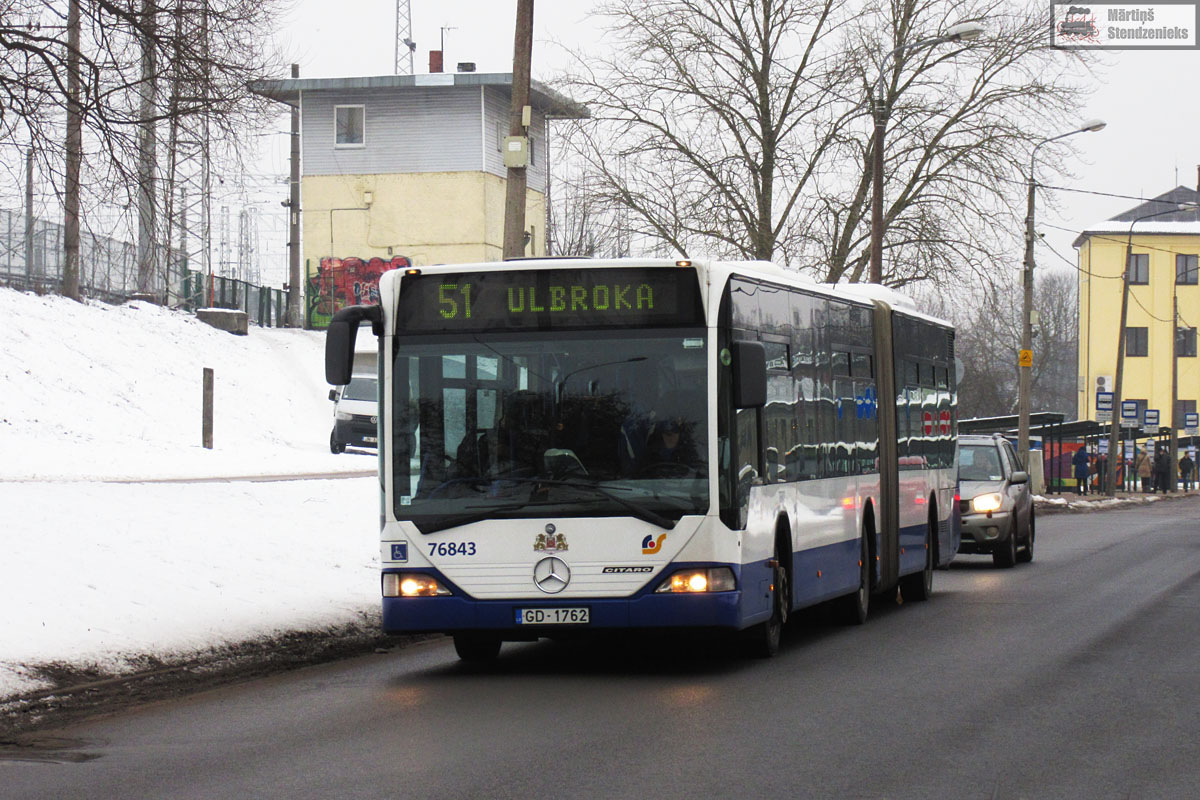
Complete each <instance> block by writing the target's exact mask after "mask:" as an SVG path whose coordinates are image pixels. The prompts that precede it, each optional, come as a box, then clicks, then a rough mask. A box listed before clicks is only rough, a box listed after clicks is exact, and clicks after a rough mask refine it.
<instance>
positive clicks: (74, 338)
mask: <svg viewBox="0 0 1200 800" xmlns="http://www.w3.org/2000/svg"><path fill="white" fill-rule="evenodd" d="M0 321H2V322H0V330H2V331H3V336H2V340H3V345H2V347H0V576H2V580H0V609H3V613H2V614H0V697H4V696H5V695H11V694H16V693H20V692H26V691H31V690H36V689H38V688H41V684H40V683H39V682H38V681H37V680H36V679H35V677H34V676H33V674H32V673H31V672H30V671H29V670H28V667H29V666H30V665H34V664H44V663H51V662H56V663H57V662H61V663H65V664H69V665H73V666H77V667H81V668H90V667H94V668H100V669H103V670H106V671H119V670H122V669H126V668H128V667H129V665H130V664H133V663H136V662H137V661H138V659H139V657H141V656H146V655H152V656H158V657H170V656H175V655H187V654H190V653H193V652H201V651H205V650H207V649H208V648H210V647H212V646H219V645H223V644H232V643H236V642H238V641H244V640H247V639H252V638H256V637H259V636H265V635H271V634H277V633H282V632H285V631H289V630H297V629H309V628H315V627H322V626H327V625H337V624H340V623H344V622H353V621H357V620H360V619H361V618H362V615H363V614H372V613H375V612H376V610H377V608H378V594H379V589H378V578H377V574H376V570H377V569H378V561H379V558H378V526H379V523H378V519H379V499H378V489H377V485H376V483H375V480H374V478H373V477H368V476H367V474H373V472H374V468H375V463H376V462H375V458H374V456H373V455H366V454H352V453H347V454H344V455H332V454H331V453H330V452H329V432H330V429H331V427H332V420H333V412H332V404H331V403H330V402H329V400H328V399H327V398H328V394H329V387H328V386H326V384H325V382H324V376H323V369H324V366H323V365H324V356H323V349H322V348H323V345H324V342H323V337H322V334H320V333H316V332H306V331H295V330H275V329H270V328H257V327H251V329H250V334H249V336H234V335H231V334H229V333H225V332H223V331H219V330H216V329H215V328H211V327H209V326H207V325H205V324H203V323H201V322H198V321H197V320H196V319H195V318H194V317H192V316H190V315H188V314H185V313H182V312H172V311H167V310H165V309H162V308H159V307H157V306H154V305H150V304H145V303H130V304H127V305H123V306H118V307H113V306H107V305H103V304H100V303H87V304H84V305H80V304H78V303H75V302H73V301H70V300H64V299H63V298H60V297H37V296H35V295H32V294H24V293H20V292H17V291H14V290H11V289H6V288H0ZM204 367H211V368H213V370H214V372H215V389H214V408H215V413H214V426H213V427H214V447H213V449H212V450H206V449H204V448H203V447H202V446H201V402H202V400H201V398H202V373H203V368H204ZM328 472H338V473H358V474H359V476H358V477H347V478H340V479H333V480H330V479H326V480H290V481H274V482H262V481H247V480H238V481H220V480H218V481H207V482H194V483H183V482H180V483H171V482H166V483H164V482H161V481H163V479H171V478H176V479H178V478H229V477H242V478H244V477H247V476H265V475H305V474H311V473H328Z"/></svg>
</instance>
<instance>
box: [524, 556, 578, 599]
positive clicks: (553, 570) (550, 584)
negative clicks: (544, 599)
mask: <svg viewBox="0 0 1200 800" xmlns="http://www.w3.org/2000/svg"><path fill="white" fill-rule="evenodd" d="M533 582H534V584H536V585H537V587H538V588H539V589H541V590H542V591H543V592H545V593H546V594H558V593H559V592H561V591H562V590H563V589H565V588H567V584H568V583H570V582H571V568H570V567H568V566H567V562H565V561H563V560H562V559H561V558H556V557H554V556H550V557H549V558H543V559H542V560H541V561H539V562H537V563H536V564H534V565H533Z"/></svg>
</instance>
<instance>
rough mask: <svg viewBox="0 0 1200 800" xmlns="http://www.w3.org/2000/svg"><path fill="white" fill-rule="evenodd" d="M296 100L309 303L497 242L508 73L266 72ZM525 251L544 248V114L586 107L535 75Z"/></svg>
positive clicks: (314, 321) (317, 313)
mask: <svg viewBox="0 0 1200 800" xmlns="http://www.w3.org/2000/svg"><path fill="white" fill-rule="evenodd" d="M253 88H254V90H255V91H256V92H258V93H260V94H262V95H265V96H267V97H270V98H272V99H275V100H278V101H280V102H283V103H287V104H288V105H291V106H293V107H298V108H299V109H300V151H301V179H300V196H301V202H300V207H301V223H300V224H301V251H302V261H301V263H302V264H303V268H304V272H305V275H306V280H305V295H306V303H305V305H306V317H307V322H308V324H309V325H316V326H322V325H323V324H325V322H326V321H327V320H328V319H329V316H330V315H331V314H332V313H333V311H334V310H336V308H340V307H342V306H344V305H347V304H349V303H355V302H369V301H370V300H371V298H372V292H373V291H374V290H375V287H376V286H377V285H378V276H379V273H380V272H381V271H383V270H385V269H388V268H391V267H393V266H396V265H401V264H404V263H406V262H405V261H404V259H408V261H410V262H411V263H412V264H414V265H421V264H452V263H466V262H478V261H496V260H500V259H501V258H502V256H503V245H504V207H505V195H506V175H507V168H506V166H505V149H506V141H505V140H506V138H507V137H508V134H509V115H510V105H511V102H512V75H511V74H509V73H473V72H470V73H466V72H464V73H455V74H450V73H434V74H429V75H385V76H380V77H369V78H293V79H290V80H280V81H264V82H261V83H257V84H255V86H254V87H253ZM530 109H531V115H530V120H529V123H530V124H529V128H528V166H527V168H526V180H527V190H526V204H525V237H526V243H527V244H526V248H527V253H528V254H529V255H530V256H540V255H545V253H546V222H547V214H548V208H547V197H548V195H549V186H550V148H549V143H548V138H549V133H550V131H549V120H552V119H555V118H558V119H564V118H582V117H586V116H587V110H586V109H585V108H583V107H582V106H580V105H578V104H576V103H574V102H573V101H571V100H569V99H567V98H565V97H563V96H562V95H560V94H558V93H556V92H555V91H553V90H552V89H550V88H548V87H546V86H544V85H542V84H540V83H538V82H537V81H534V82H533V86H532V90H531V92H530Z"/></svg>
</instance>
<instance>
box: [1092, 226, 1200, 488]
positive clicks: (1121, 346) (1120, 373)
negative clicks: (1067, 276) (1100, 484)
mask: <svg viewBox="0 0 1200 800" xmlns="http://www.w3.org/2000/svg"><path fill="white" fill-rule="evenodd" d="M1182 208H1183V207H1182V206H1179V205H1176V204H1174V203H1172V204H1171V206H1170V208H1165V209H1163V210H1162V211H1155V212H1154V213H1152V214H1143V215H1142V216H1140V217H1136V218H1134V220H1133V221H1132V222H1130V223H1129V236H1128V238H1126V240H1125V269H1124V270H1122V272H1121V318H1120V319H1121V321H1120V325H1119V327H1118V329H1117V369H1116V371H1115V372H1114V374H1113V418H1112V427H1111V428H1110V430H1109V434H1108V455H1109V461H1110V463H1111V464H1113V467H1114V468H1113V469H1110V470H1108V476H1107V478H1106V479H1105V486H1104V491H1105V493H1106V494H1108V496H1109V497H1112V496H1114V495H1116V493H1117V470H1116V469H1115V466H1116V462H1115V461H1113V459H1114V458H1115V457H1116V454H1117V446H1118V444H1119V442H1120V432H1121V382H1122V380H1123V379H1124V377H1125V335H1126V321H1127V320H1128V315H1129V267H1130V262H1131V261H1132V260H1133V226H1134V225H1136V224H1137V223H1139V222H1141V221H1142V220H1144V219H1150V218H1151V217H1158V216H1161V215H1163V214H1170V213H1173V212H1175V211H1180V210H1182ZM1172 324H1174V323H1172ZM1171 413H1172V414H1174V413H1175V412H1174V410H1172V412H1171Z"/></svg>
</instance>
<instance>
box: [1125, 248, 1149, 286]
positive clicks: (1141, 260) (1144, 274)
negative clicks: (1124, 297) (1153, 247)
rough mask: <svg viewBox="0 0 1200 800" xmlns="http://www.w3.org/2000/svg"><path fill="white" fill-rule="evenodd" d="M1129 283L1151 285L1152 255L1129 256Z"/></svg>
mask: <svg viewBox="0 0 1200 800" xmlns="http://www.w3.org/2000/svg"><path fill="white" fill-rule="evenodd" d="M1129 282H1130V283H1131V284H1138V283H1140V284H1147V283H1150V254H1149V253H1130V254H1129Z"/></svg>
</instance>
